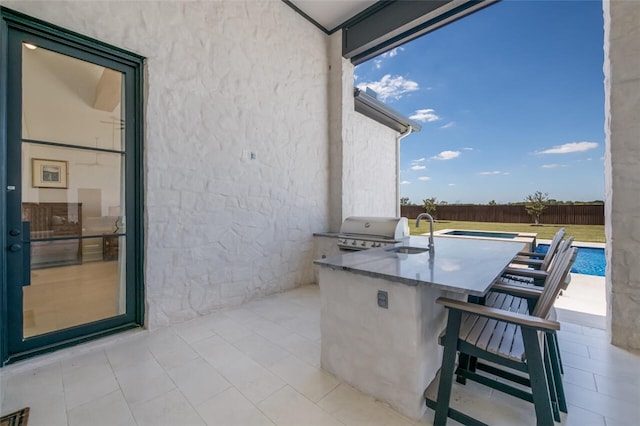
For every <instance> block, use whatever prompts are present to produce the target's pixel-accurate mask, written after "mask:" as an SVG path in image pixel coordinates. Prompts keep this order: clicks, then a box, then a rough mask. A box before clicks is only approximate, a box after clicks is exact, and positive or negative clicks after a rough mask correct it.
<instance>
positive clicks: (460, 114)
mask: <svg viewBox="0 0 640 426" xmlns="http://www.w3.org/2000/svg"><path fill="white" fill-rule="evenodd" d="M603 38H604V30H603V17H602V3H601V1H585V0H582V1H580V0H573V1H544V0H536V1H533V0H503V1H501V2H499V3H497V4H495V5H493V6H489V7H487V8H485V9H482V10H480V11H479V12H476V13H474V14H472V15H470V16H468V17H466V18H463V19H460V20H458V21H456V22H453V23H451V24H449V25H447V26H445V27H442V28H440V29H438V30H436V31H433V32H431V33H429V34H426V35H424V36H422V37H420V38H418V39H416V40H413V41H411V42H409V43H407V44H405V45H403V46H401V47H398V48H396V49H393V50H391V51H389V52H386V53H384V54H382V55H380V56H378V57H376V58H373V59H371V60H369V61H367V62H364V63H362V64H360V65H358V66H357V67H356V69H355V84H356V86H358V87H360V88H364V87H370V88H372V89H373V90H375V91H376V92H377V93H378V99H379V100H381V101H383V102H385V103H386V104H387V105H388V106H390V107H391V108H394V109H395V110H397V111H399V112H401V113H402V114H403V115H405V116H407V117H410V118H411V119H413V120H415V121H417V122H418V123H420V124H421V125H422V130H421V131H420V132H417V133H413V134H412V135H410V136H408V137H406V138H404V139H403V140H402V141H401V143H400V157H401V158H400V180H401V186H400V192H401V197H409V199H410V201H411V202H413V203H416V204H422V200H424V199H426V198H431V197H435V198H436V199H437V200H438V202H442V201H446V202H448V203H450V204H451V203H482V204H486V203H488V202H489V201H492V200H494V201H496V202H497V203H509V202H520V201H524V199H525V197H526V196H527V195H529V194H533V193H534V192H536V191H541V192H543V193H547V194H548V196H549V198H551V199H556V200H561V201H593V200H603V199H604V137H605V136H604V74H603V71H602V65H603V60H604V53H603Z"/></svg>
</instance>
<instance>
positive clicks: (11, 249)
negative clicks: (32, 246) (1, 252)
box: [9, 244, 22, 253]
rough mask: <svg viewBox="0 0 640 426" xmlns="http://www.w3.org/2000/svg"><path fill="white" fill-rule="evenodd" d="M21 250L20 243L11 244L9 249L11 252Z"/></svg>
mask: <svg viewBox="0 0 640 426" xmlns="http://www.w3.org/2000/svg"><path fill="white" fill-rule="evenodd" d="M20 250H22V245H20V244H11V245H10V246H9V251H10V252H13V253H15V252H18V251H20Z"/></svg>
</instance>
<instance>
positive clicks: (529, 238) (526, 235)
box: [423, 228, 538, 251]
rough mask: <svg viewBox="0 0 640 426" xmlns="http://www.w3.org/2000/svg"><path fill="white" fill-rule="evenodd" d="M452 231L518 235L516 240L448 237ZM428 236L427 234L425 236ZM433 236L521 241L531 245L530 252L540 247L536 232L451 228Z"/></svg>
mask: <svg viewBox="0 0 640 426" xmlns="http://www.w3.org/2000/svg"><path fill="white" fill-rule="evenodd" d="M452 231H463V232H495V233H498V234H515V235H517V236H516V237H515V238H500V237H480V236H477V235H447V232H452ZM423 235H426V234H423ZM433 235H437V236H438V237H445V238H467V239H474V240H497V241H520V242H523V243H526V244H529V250H530V251H534V250H535V248H536V246H537V245H538V240H537V236H538V234H537V233H536V232H506V231H488V230H484V229H483V230H479V229H458V228H449V229H441V230H439V231H436V232H434V233H433Z"/></svg>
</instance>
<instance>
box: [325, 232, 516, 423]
mask: <svg viewBox="0 0 640 426" xmlns="http://www.w3.org/2000/svg"><path fill="white" fill-rule="evenodd" d="M434 240H435V249H434V251H433V253H430V252H429V250H428V244H429V239H428V237H422V236H415V237H414V236H412V237H407V238H406V239H405V240H404V241H403V242H401V243H397V244H394V245H390V246H387V247H381V248H375V249H370V250H364V251H357V252H351V253H346V254H342V255H339V256H335V257H331V258H327V259H318V260H315V261H314V263H315V264H317V265H319V266H320V268H319V269H320V271H319V285H320V299H321V311H320V315H321V318H320V326H321V337H322V342H321V347H322V355H321V365H322V368H323V369H325V370H327V371H329V372H330V373H332V374H334V375H335V376H336V377H338V378H339V379H340V380H342V381H343V382H345V383H348V384H350V385H352V386H354V387H355V388H357V389H359V390H361V391H363V392H365V393H367V394H369V395H371V396H373V397H375V398H376V399H378V400H381V401H383V402H386V403H388V404H390V405H391V406H392V407H393V408H395V409H396V410H397V411H399V412H400V413H402V414H404V415H406V416H408V417H411V418H414V419H418V418H420V417H422V415H423V414H424V412H425V409H426V406H425V402H424V399H423V397H422V394H423V392H424V389H425V388H426V387H427V385H428V384H429V383H430V382H431V380H432V379H433V378H434V377H435V375H436V373H437V371H438V369H439V368H440V364H441V361H442V350H441V349H440V347H439V345H438V335H439V334H440V332H441V331H442V330H443V328H444V326H445V322H446V311H445V309H444V308H443V307H442V306H440V305H438V304H436V302H435V301H436V299H437V298H438V297H441V296H444V297H449V298H456V299H463V300H466V297H467V296H468V295H477V296H481V295H483V294H485V293H486V292H487V290H488V289H489V287H490V286H491V283H492V282H493V281H494V280H495V279H496V278H497V277H498V276H499V275H500V274H501V273H502V271H503V270H504V268H505V267H506V266H507V265H508V264H509V263H510V261H511V260H512V259H513V257H514V256H515V255H516V254H517V253H518V251H520V250H522V249H523V248H524V244H525V243H523V242H514V241H492V240H481V239H456V238H446V237H442V238H439V237H437V236H436V237H435V239H434Z"/></svg>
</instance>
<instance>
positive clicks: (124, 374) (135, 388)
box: [116, 359, 176, 404]
mask: <svg viewBox="0 0 640 426" xmlns="http://www.w3.org/2000/svg"><path fill="white" fill-rule="evenodd" d="M116 377H117V378H118V382H119V383H120V388H121V389H122V392H123V393H124V397H125V399H126V400H127V402H128V403H129V404H135V403H139V402H144V401H148V400H150V399H153V398H155V397H157V396H159V395H162V394H165V393H167V392H169V391H170V390H172V389H174V388H175V387H176V385H175V384H174V383H173V381H172V380H171V378H170V377H169V376H168V375H167V373H166V371H165V370H164V369H163V368H162V367H161V366H160V364H158V362H157V361H156V360H154V359H151V360H146V361H141V362H138V363H135V364H132V365H131V366H129V367H127V368H124V369H122V370H118V371H116Z"/></svg>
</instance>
